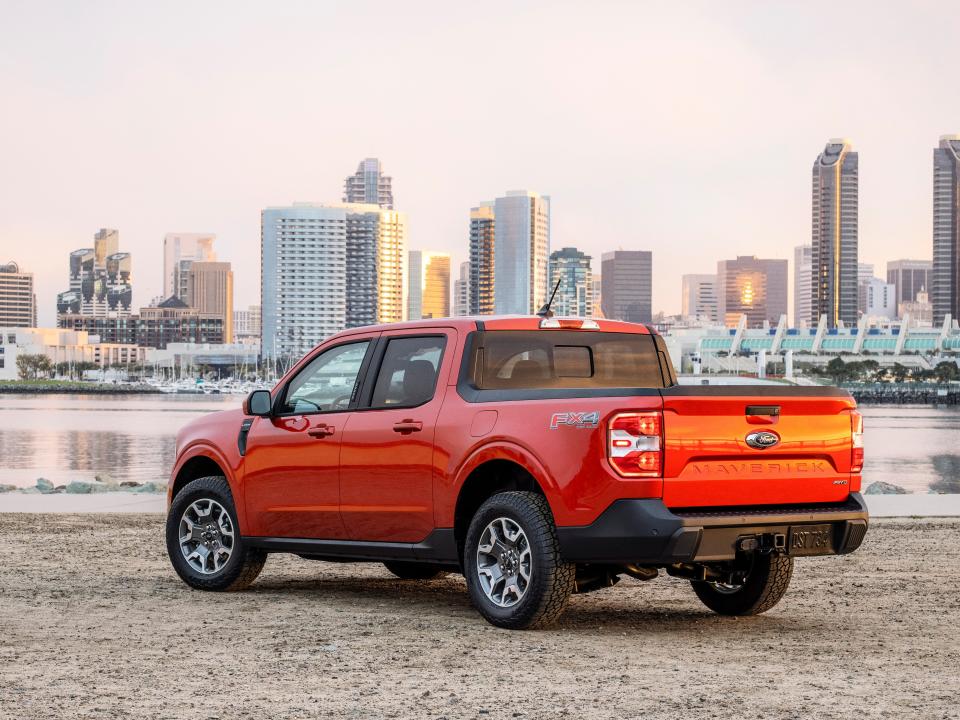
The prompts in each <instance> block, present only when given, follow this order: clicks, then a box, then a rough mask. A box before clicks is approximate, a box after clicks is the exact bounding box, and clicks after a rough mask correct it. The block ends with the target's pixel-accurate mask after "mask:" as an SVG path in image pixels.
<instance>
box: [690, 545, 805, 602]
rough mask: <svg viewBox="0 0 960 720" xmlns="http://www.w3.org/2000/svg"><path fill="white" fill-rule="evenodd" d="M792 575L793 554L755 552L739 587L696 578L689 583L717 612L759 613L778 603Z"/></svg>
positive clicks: (701, 598)
mask: <svg viewBox="0 0 960 720" xmlns="http://www.w3.org/2000/svg"><path fill="white" fill-rule="evenodd" d="M792 575H793V558H792V557H788V556H787V555H782V554H780V553H770V554H767V555H760V554H757V555H755V556H754V558H753V567H752V568H751V569H750V573H749V574H748V575H747V578H746V580H745V581H744V583H743V585H742V586H741V587H740V588H739V589H738V590H724V589H721V588H718V587H716V586H714V585H713V584H712V583H709V582H702V581H699V580H694V581H693V582H692V583H691V584H692V585H693V591H694V592H695V593H696V594H697V597H698V598H700V601H701V602H702V603H703V604H704V605H706V606H707V607H708V608H710V609H711V610H713V611H714V612H716V613H719V614H720V615H759V614H760V613H763V612H766V611H767V610H769V609H770V608H772V607H773V606H774V605H776V604H777V603H778V602H780V598H782V597H783V596H784V593H786V592H787V587H788V586H789V585H790V578H791V576H792Z"/></svg>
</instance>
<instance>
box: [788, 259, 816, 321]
mask: <svg viewBox="0 0 960 720" xmlns="http://www.w3.org/2000/svg"><path fill="white" fill-rule="evenodd" d="M818 320H819V318H815V317H813V247H812V246H811V245H797V246H796V247H795V248H794V249H793V326H794V327H800V323H802V322H805V323H808V324H809V325H814V324H815V323H816V322H817V321H818Z"/></svg>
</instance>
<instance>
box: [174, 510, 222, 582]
mask: <svg viewBox="0 0 960 720" xmlns="http://www.w3.org/2000/svg"><path fill="white" fill-rule="evenodd" d="M233 545H234V531H233V520H231V519H230V513H228V512H227V509H226V508H225V507H224V506H223V505H221V504H220V503H218V502H217V501H216V500H210V499H208V498H203V499H201V500H197V501H195V502H192V503H190V505H189V506H188V507H187V509H186V510H184V511H183V515H182V516H181V517H180V552H182V553H183V557H184V559H185V560H186V561H187V563H188V564H189V565H190V567H192V568H193V569H194V570H196V571H197V572H198V573H201V574H202V575H212V574H213V573H216V572H219V571H220V570H222V569H223V566H224V565H226V564H227V561H228V560H229V559H230V555H231V554H232V553H233Z"/></svg>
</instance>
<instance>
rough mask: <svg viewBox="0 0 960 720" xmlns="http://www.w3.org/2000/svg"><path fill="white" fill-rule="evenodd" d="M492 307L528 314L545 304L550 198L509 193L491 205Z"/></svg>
mask: <svg viewBox="0 0 960 720" xmlns="http://www.w3.org/2000/svg"><path fill="white" fill-rule="evenodd" d="M493 210H494V221H493V226H494V229H493V233H494V250H493V307H494V312H496V313H497V314H498V315H532V314H533V313H535V312H537V310H539V309H540V308H541V307H542V306H543V304H544V303H545V302H546V301H547V264H548V258H549V255H550V198H549V197H547V196H546V195H542V196H541V195H538V194H537V193H535V192H530V191H528V190H511V191H510V192H508V193H507V194H506V195H504V196H503V197H498V198H497V199H496V200H494V202H493Z"/></svg>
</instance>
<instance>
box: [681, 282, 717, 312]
mask: <svg viewBox="0 0 960 720" xmlns="http://www.w3.org/2000/svg"><path fill="white" fill-rule="evenodd" d="M681 284H682V290H683V296H682V299H681V308H680V314H681V316H682V317H684V318H689V319H691V320H701V321H705V322H711V323H718V322H720V308H719V300H718V299H717V276H716V275H705V274H689V275H684V276H683V277H682V278H681Z"/></svg>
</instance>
